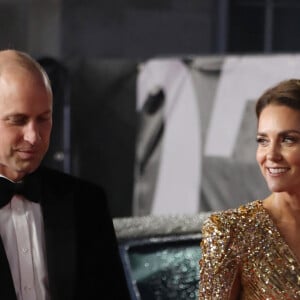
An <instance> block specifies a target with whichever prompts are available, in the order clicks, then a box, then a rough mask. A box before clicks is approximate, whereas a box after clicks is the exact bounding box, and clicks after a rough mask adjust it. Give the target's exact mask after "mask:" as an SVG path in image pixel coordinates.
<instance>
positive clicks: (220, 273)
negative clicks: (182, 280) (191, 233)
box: [199, 214, 241, 300]
mask: <svg viewBox="0 0 300 300" xmlns="http://www.w3.org/2000/svg"><path fill="white" fill-rule="evenodd" d="M231 232H232V230H231V224H229V223H228V222H223V219H221V218H220V217H219V215H218V214H215V215H212V216H211V217H210V218H209V219H208V220H207V221H206V222H205V223H204V225H203V228H202V241H201V251H202V255H201V259H200V262H199V265H200V282H199V300H225V299H226V300H236V299H239V295H240V291H241V284H240V271H239V259H238V257H239V255H238V247H237V246H238V245H237V242H238V241H236V240H235V237H234V235H233V234H231Z"/></svg>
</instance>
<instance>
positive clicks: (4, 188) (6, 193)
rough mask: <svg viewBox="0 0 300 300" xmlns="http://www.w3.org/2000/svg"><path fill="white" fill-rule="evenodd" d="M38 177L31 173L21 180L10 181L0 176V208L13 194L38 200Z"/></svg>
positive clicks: (34, 200)
mask: <svg viewBox="0 0 300 300" xmlns="http://www.w3.org/2000/svg"><path fill="white" fill-rule="evenodd" d="M38 181H39V178H38V177H37V176H36V175H35V174H34V173H33V174H30V175H27V176H26V177H25V178H23V179H22V181H21V182H17V183H15V182H12V181H10V180H8V179H6V178H4V177H0V208H2V207H3V206H5V205H6V204H7V203H9V201H10V200H11V198H12V196H13V195H16V194H18V195H23V196H24V197H25V198H26V199H28V200H30V201H33V202H39V201H40V195H41V193H40V184H39V183H38Z"/></svg>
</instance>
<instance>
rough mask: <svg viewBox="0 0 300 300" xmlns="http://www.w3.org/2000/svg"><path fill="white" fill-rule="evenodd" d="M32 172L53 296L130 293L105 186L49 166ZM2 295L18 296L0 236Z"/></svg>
mask: <svg viewBox="0 0 300 300" xmlns="http://www.w3.org/2000/svg"><path fill="white" fill-rule="evenodd" d="M36 172H37V174H38V178H39V181H40V184H41V191H42V195H41V201H40V204H41V208H42V214H43V219H44V232H45V242H46V257H47V267H48V279H49V291H50V296H51V300H75V299H76V300H77V299H78V300H79V299H80V300H89V299H105V300H110V299H111V300H127V299H130V296H129V291H128V287H127V284H126V278H125V275H124V271H123V268H122V263H121V260H120V256H119V251H118V245H117V240H116V236H115V232H114V228H113V223H112V219H111V217H110V213H109V211H108V206H107V203H106V197H105V195H104V192H103V190H102V189H101V188H100V187H98V186H96V185H94V184H91V183H88V182H86V181H84V180H81V179H78V178H75V177H73V176H70V175H67V174H63V173H61V172H58V171H55V170H51V169H48V168H44V167H41V168H39V169H38V170H37V171H36ZM0 299H3V300H16V299H17V298H16V295H15V289H14V286H13V281H12V276H11V272H10V269H9V264H8V261H7V258H6V254H5V250H4V248H3V244H2V240H1V239H0Z"/></svg>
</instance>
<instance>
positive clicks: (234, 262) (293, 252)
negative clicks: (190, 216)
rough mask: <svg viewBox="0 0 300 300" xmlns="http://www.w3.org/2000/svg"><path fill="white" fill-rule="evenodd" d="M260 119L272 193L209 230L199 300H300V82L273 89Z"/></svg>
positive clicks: (261, 104) (217, 218)
mask: <svg viewBox="0 0 300 300" xmlns="http://www.w3.org/2000/svg"><path fill="white" fill-rule="evenodd" d="M256 115H257V144H258V146H257V152H256V159H257V162H258V165H259V167H260V170H261V172H262V174H263V176H264V178H265V180H266V183H267V185H268V188H269V190H270V192H271V193H270V195H269V196H268V197H267V198H266V199H264V200H255V201H253V202H250V203H248V204H246V205H242V206H240V207H239V208H235V209H229V210H225V211H222V212H217V213H214V214H212V215H211V216H210V217H209V219H208V220H207V221H206V222H205V223H204V225H203V228H202V234H203V239H202V241H201V249H202V256H201V259H200V284H199V300H208V299H211V300H218V299H222V300H225V299H226V300H227V299H228V300H232V299H242V300H258V299H260V300H261V299H264V300H271V299H272V300H273V299H276V300H280V299H282V300H283V299H284V300H289V299H300V80H297V79H290V80H286V81H283V82H280V83H279V84H277V85H276V86H274V87H272V88H270V89H268V90H267V91H266V92H265V93H263V95H262V96H261V97H260V98H259V99H258V101H257V103H256Z"/></svg>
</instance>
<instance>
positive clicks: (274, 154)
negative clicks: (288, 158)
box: [267, 145, 282, 161]
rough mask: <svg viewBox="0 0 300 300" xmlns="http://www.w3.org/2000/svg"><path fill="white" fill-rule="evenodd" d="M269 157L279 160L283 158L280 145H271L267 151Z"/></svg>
mask: <svg viewBox="0 0 300 300" xmlns="http://www.w3.org/2000/svg"><path fill="white" fill-rule="evenodd" d="M267 159H269V160H273V161H278V160H281V159H282V154H281V151H280V146H278V145H270V147H269V148H268V152H267Z"/></svg>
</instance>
